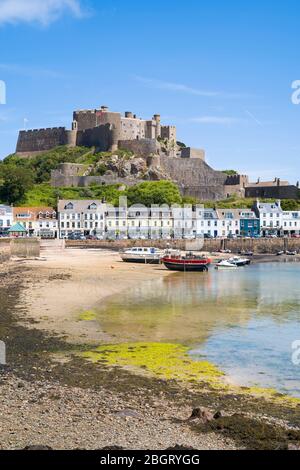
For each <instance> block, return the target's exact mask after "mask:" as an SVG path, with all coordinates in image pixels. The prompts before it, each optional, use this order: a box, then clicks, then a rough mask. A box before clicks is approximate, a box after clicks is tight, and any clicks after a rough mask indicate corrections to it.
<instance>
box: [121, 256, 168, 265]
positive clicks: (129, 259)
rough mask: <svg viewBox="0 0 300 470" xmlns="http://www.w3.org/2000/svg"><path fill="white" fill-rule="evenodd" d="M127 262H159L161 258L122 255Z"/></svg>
mask: <svg viewBox="0 0 300 470" xmlns="http://www.w3.org/2000/svg"><path fill="white" fill-rule="evenodd" d="M121 258H122V260H123V261H124V262H125V263H140V264H159V263H160V258H151V257H137V256H134V257H133V256H121Z"/></svg>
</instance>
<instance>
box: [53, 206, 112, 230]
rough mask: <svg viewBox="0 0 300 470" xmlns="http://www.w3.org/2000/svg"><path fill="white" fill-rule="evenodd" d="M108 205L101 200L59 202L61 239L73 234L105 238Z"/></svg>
mask: <svg viewBox="0 0 300 470" xmlns="http://www.w3.org/2000/svg"><path fill="white" fill-rule="evenodd" d="M105 212H106V204H103V203H102V201H100V200H83V201H81V200H61V201H59V202H58V221H59V237H60V238H67V237H69V236H70V235H71V234H78V235H83V236H88V235H95V236H98V237H104V234H105Z"/></svg>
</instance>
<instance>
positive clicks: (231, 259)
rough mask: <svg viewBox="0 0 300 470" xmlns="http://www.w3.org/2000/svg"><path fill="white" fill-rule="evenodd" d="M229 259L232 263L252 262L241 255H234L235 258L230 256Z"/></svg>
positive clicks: (244, 264)
mask: <svg viewBox="0 0 300 470" xmlns="http://www.w3.org/2000/svg"><path fill="white" fill-rule="evenodd" d="M227 261H229V263H232V264H236V265H237V266H238V267H239V266H246V265H249V264H250V263H251V260H250V259H248V258H240V257H239V256H234V257H233V258H229V259H228V260H227Z"/></svg>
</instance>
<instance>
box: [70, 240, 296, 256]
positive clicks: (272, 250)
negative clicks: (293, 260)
mask: <svg viewBox="0 0 300 470" xmlns="http://www.w3.org/2000/svg"><path fill="white" fill-rule="evenodd" d="M198 241H199V240H197V242H198ZM193 243H194V242H193V241H189V240H116V241H108V240H83V241H81V240H80V241H76V240H66V248H82V249H85V248H99V249H108V250H114V251H119V250H122V249H126V248H131V247H134V246H155V247H157V248H161V249H167V248H172V249H179V250H185V249H187V250H195V251H196V248H195V247H197V245H198V243H197V244H196V245H195V247H194V245H193ZM219 250H231V251H232V253H239V252H240V251H253V253H254V254H276V253H278V252H279V251H298V252H299V253H300V239H292V238H290V239H287V238H278V239H265V238H264V239H258V240H256V239H251V240H250V239H249V240H248V239H237V240H226V239H216V240H206V239H205V240H203V247H202V248H201V250H200V251H208V252H211V253H214V252H218V251H219Z"/></svg>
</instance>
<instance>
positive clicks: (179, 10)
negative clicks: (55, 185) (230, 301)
mask: <svg viewBox="0 0 300 470" xmlns="http://www.w3.org/2000/svg"><path fill="white" fill-rule="evenodd" d="M150 5H151V6H150ZM299 18H300V3H299V2H298V1H296V0H287V1H286V2H274V1H271V0H260V1H256V0H252V1H251V2H250V1H246V0H245V1H243V2H241V1H240V0H226V2H225V1H224V0H214V1H210V2H207V1H201V0H186V1H183V0H163V1H162V0H152V2H140V1H137V0H126V1H124V0H106V1H102V0H97V1H96V0H82V1H80V0H0V80H3V81H5V82H6V86H7V102H6V105H0V158H2V157H4V156H6V155H7V154H9V153H11V152H13V151H14V149H15V145H16V140H17V134H18V130H19V129H20V128H23V126H24V118H26V119H27V120H28V124H27V127H28V128H38V127H52V126H56V125H59V126H67V127H69V126H70V124H71V120H72V111H73V110H74V109H80V108H96V107H99V106H100V105H102V104H107V105H108V106H109V107H110V108H111V109H113V110H115V111H122V112H124V111H125V110H128V111H133V112H135V113H136V114H138V115H139V116H141V117H145V118H146V117H150V116H152V115H153V114H154V113H160V114H161V115H162V119H163V121H164V122H165V123H170V124H175V125H177V127H178V139H179V140H181V141H184V142H185V143H186V144H188V145H191V146H195V147H201V148H204V149H205V150H206V152H207V161H208V163H209V164H211V165H212V166H213V167H214V168H217V169H225V168H234V169H237V170H239V171H240V172H242V173H247V174H249V175H250V176H251V179H252V180H254V179H255V178H257V177H261V178H263V179H272V178H274V177H275V176H277V177H281V178H285V179H289V180H290V181H291V182H296V181H297V180H298V179H300V171H299V170H300V165H299V155H300V141H299V126H300V105H298V106H296V105H294V104H293V103H292V101H291V95H292V88H291V84H292V82H293V81H294V80H297V79H299V80H300V61H299V55H300V53H299V32H298V31H299Z"/></svg>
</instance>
